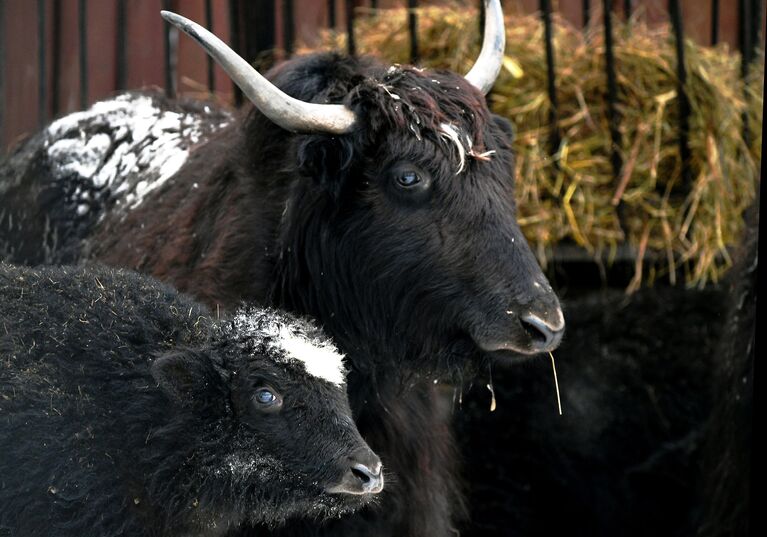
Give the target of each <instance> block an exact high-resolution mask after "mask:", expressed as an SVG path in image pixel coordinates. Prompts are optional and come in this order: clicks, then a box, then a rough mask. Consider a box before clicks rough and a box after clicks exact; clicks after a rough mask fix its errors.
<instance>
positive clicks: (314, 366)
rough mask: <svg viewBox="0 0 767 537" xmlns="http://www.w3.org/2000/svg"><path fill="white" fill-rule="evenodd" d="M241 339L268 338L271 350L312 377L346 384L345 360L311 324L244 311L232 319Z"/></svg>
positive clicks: (332, 382) (337, 384) (263, 313)
mask: <svg viewBox="0 0 767 537" xmlns="http://www.w3.org/2000/svg"><path fill="white" fill-rule="evenodd" d="M233 325H234V329H235V330H236V331H237V334H238V336H240V337H242V336H245V337H253V338H265V339H266V340H267V346H268V348H269V350H272V351H276V354H277V355H281V356H282V357H284V358H285V359H286V360H289V361H290V362H292V363H294V364H300V365H301V366H303V369H304V370H305V371H306V372H307V373H308V374H309V375H311V376H313V377H316V378H319V379H322V380H324V381H326V382H329V383H331V384H333V385H335V386H342V385H343V384H344V383H345V382H346V367H345V366H344V356H343V354H340V353H339V352H338V350H337V349H336V347H335V345H333V343H332V341H331V340H330V339H329V338H327V337H326V336H324V335H322V333H321V332H319V331H318V330H317V329H316V328H314V327H313V326H312V325H311V324H310V323H309V322H308V321H303V320H300V319H294V320H291V321H290V322H286V319H285V318H284V317H283V316H281V315H278V314H276V313H274V312H266V313H265V312H263V311H261V312H258V313H254V312H253V311H251V310H247V309H241V310H239V311H238V312H237V314H236V315H235V317H234V319H233Z"/></svg>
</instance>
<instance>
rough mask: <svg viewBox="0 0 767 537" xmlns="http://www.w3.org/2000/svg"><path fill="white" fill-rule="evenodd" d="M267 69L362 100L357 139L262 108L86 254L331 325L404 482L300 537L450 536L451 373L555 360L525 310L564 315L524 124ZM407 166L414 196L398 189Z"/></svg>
mask: <svg viewBox="0 0 767 537" xmlns="http://www.w3.org/2000/svg"><path fill="white" fill-rule="evenodd" d="M270 76H271V77H272V79H273V81H274V82H275V83H276V84H277V85H278V86H280V87H281V88H282V89H284V90H285V91H286V92H287V93H288V94H290V95H292V96H295V97H298V98H301V99H303V100H306V101H315V102H343V103H345V104H347V105H348V106H350V107H351V108H353V109H354V110H355V111H356V112H357V113H358V117H359V118H360V121H359V124H358V126H357V128H356V130H355V131H354V132H351V133H349V134H347V135H343V136H338V137H334V136H328V135H295V134H292V133H288V132H285V131H283V130H282V129H279V128H277V127H275V126H274V125H273V124H272V123H271V122H270V121H268V120H267V119H266V118H265V117H264V116H263V115H262V114H261V113H259V112H257V111H255V110H253V111H251V112H250V113H249V114H248V115H247V117H244V118H242V119H241V120H240V121H237V122H235V123H234V124H233V125H232V126H231V127H229V128H226V129H223V130H222V131H220V132H218V133H216V134H214V135H212V136H211V137H210V138H209V139H208V140H207V141H206V142H205V143H203V144H201V145H200V146H199V147H197V148H196V149H195V150H194V151H193V152H192V153H191V154H190V157H189V160H188V161H187V162H186V165H185V166H184V167H183V168H182V169H181V171H180V172H179V173H178V174H176V176H174V177H173V178H172V179H170V180H169V181H168V182H167V183H166V184H165V185H164V187H163V188H162V189H161V190H159V191H158V192H157V195H155V196H153V197H151V199H147V200H146V201H145V202H144V204H142V205H141V207H139V208H138V209H136V210H134V211H131V212H127V213H125V212H120V211H114V210H112V209H109V208H108V210H107V212H106V214H104V216H103V218H102V219H101V220H100V221H99V223H98V224H97V225H96V228H95V231H94V233H92V234H91V233H90V232H88V233H85V234H84V235H82V236H81V237H80V238H79V239H78V241H76V242H77V245H76V246H75V247H76V248H80V250H81V252H80V256H87V257H92V258H97V259H99V260H102V261H104V262H107V263H109V264H113V265H117V266H126V267H130V268H136V269H138V270H140V271H144V272H148V273H151V274H153V275H155V276H157V277H159V278H160V279H163V280H165V281H169V282H172V283H173V284H174V285H176V286H178V287H179V288H180V289H181V290H183V291H186V292H189V293H190V294H192V295H194V296H196V297H198V298H200V299H202V300H204V301H205V302H207V303H208V304H210V305H217V304H221V305H223V306H224V307H230V306H231V305H232V304H235V303H237V302H239V301H240V300H242V299H253V300H259V301H265V302H268V303H270V304H274V305H277V306H281V307H284V308H286V309H289V310H292V311H295V312H299V313H304V314H310V315H312V316H315V317H316V318H318V320H319V321H320V323H321V324H322V325H323V327H325V328H326V329H327V331H328V332H329V333H330V334H331V335H332V336H333V338H334V340H336V341H337V343H338V344H339V347H340V348H341V349H342V350H343V351H344V352H345V353H346V354H347V355H348V357H349V358H350V360H351V363H352V366H353V371H352V374H351V376H350V381H349V396H350V400H351V404H352V408H353V410H354V413H355V418H356V420H357V423H358V425H359V427H360V430H361V431H362V433H363V436H364V437H365V438H366V439H367V440H368V442H369V443H370V444H371V446H372V447H373V448H374V449H375V450H376V451H377V452H379V453H380V454H381V456H382V458H383V460H384V463H385V464H386V465H387V468H388V469H390V470H391V471H392V472H393V474H394V475H395V476H396V479H397V482H396V483H395V485H394V486H392V487H387V490H386V491H384V495H383V496H384V498H383V501H382V503H381V508H380V510H378V511H377V512H375V514H366V515H364V516H356V517H350V518H347V519H345V520H343V521H339V522H338V523H335V524H331V525H330V526H327V527H325V528H324V529H317V526H311V527H308V528H304V529H303V531H305V532H306V533H309V534H311V533H313V532H315V531H327V532H328V533H331V532H332V533H334V534H338V535H366V536H375V535H397V536H406V535H410V536H418V537H423V536H426V535H438V536H443V535H448V534H450V533H451V532H452V531H453V529H454V526H455V524H456V520H457V519H459V518H460V516H461V513H462V508H461V493H460V490H459V487H458V485H457V483H456V480H455V477H454V473H455V466H456V464H455V460H454V450H455V448H454V443H453V441H452V440H451V435H450V430H449V425H448V423H449V422H448V417H449V409H447V410H446V409H445V408H444V405H443V403H442V399H441V397H440V395H439V393H438V391H436V390H435V388H434V379H435V377H437V376H444V377H452V378H453V379H456V378H457V379H460V378H461V377H462V376H463V375H470V374H471V370H472V369H474V368H476V367H477V366H479V365H480V364H481V363H483V361H484V360H486V356H487V355H486V353H485V352H482V351H480V349H508V350H501V351H498V352H497V354H496V356H497V357H498V358H499V359H502V360H504V361H508V360H511V359H512V358H513V356H516V355H514V354H513V353H511V352H510V350H513V349H516V350H518V351H521V352H523V353H531V352H534V351H535V350H540V349H541V348H542V343H541V340H540V335H539V334H536V332H535V330H532V331H531V330H529V328H530V327H529V326H528V327H525V326H524V324H523V323H522V322H521V321H520V317H521V316H523V315H526V314H530V313H533V314H536V315H537V316H538V317H540V318H541V319H543V320H544V321H546V322H550V323H553V324H556V323H557V321H558V318H559V304H558V300H557V298H556V296H555V294H554V292H553V291H552V289H551V287H550V286H549V284H548V282H547V281H546V279H545V277H544V276H543V274H542V273H541V271H540V268H539V267H538V265H537V263H536V261H535V259H534V257H533V255H532V253H531V251H530V249H529V246H528V245H527V243H526V241H525V239H524V237H523V235H522V233H521V231H520V229H519V226H518V225H517V223H516V220H515V206H514V193H513V155H512V152H511V147H510V143H511V127H510V125H509V123H508V122H507V121H506V120H504V119H501V118H499V117H495V116H492V115H491V114H490V112H489V111H488V109H487V106H486V104H485V100H484V96H483V95H481V94H480V93H479V92H478V91H477V90H476V89H475V88H473V87H471V86H470V85H469V84H468V83H467V82H466V81H465V79H464V78H463V77H462V76H460V75H457V74H454V73H450V72H433V71H421V70H418V69H414V68H409V67H395V68H391V69H390V68H389V67H388V66H385V65H382V64H380V63H379V62H377V61H374V60H372V59H365V58H361V59H354V58H343V57H340V56H337V55H332V54H323V55H315V56H309V57H305V58H298V59H294V60H291V61H289V62H286V63H285V64H283V65H282V66H280V67H278V68H277V69H276V70H275V71H274V72H273V73H272V74H271V75H270ZM444 123H449V124H451V125H452V128H453V129H454V130H455V133H456V135H457V136H458V138H459V140H458V141H459V143H460V144H461V146H462V149H463V151H464V152H465V153H467V154H466V156H465V162H463V164H462V163H461V159H460V153H461V151H460V150H459V147H458V146H457V145H456V143H455V141H451V140H449V139H448V137H447V135H446V131H445V127H444V126H443V124H444ZM487 151H493V152H494V153H492V154H485V152H487ZM40 157H41V158H43V159H44V158H45V155H44V154H41V155H40ZM462 166H463V170H462V171H460V173H459V170H461V167H462ZM408 174H416V175H417V176H418V177H419V178H420V182H418V183H417V184H416V186H414V187H413V188H407V187H403V186H402V185H401V184H400V182H399V181H400V179H401V178H402V177H404V176H406V175H408ZM43 182H44V180H43ZM193 185H198V186H199V188H192V186H193ZM34 203H35V201H34V200H32V204H34ZM11 240H13V238H11ZM53 260H54V261H55V260H56V259H55V256H53ZM526 328H527V329H526ZM290 531H291V532H292V533H291V534H298V533H297V532H299V528H292V529H291V530H290Z"/></svg>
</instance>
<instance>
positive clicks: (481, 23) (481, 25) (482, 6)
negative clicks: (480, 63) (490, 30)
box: [477, 0, 485, 46]
mask: <svg viewBox="0 0 767 537" xmlns="http://www.w3.org/2000/svg"><path fill="white" fill-rule="evenodd" d="M484 34H485V0H479V38H478V40H477V41H478V42H479V44H480V46H482V38H483V37H484Z"/></svg>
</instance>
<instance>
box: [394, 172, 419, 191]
mask: <svg viewBox="0 0 767 537" xmlns="http://www.w3.org/2000/svg"><path fill="white" fill-rule="evenodd" d="M420 182H421V177H420V176H419V175H418V174H417V173H416V172H414V171H412V170H408V171H405V172H401V173H400V174H399V175H397V184H398V185H399V186H401V187H402V188H410V187H413V186H415V185H417V184H418V183H420Z"/></svg>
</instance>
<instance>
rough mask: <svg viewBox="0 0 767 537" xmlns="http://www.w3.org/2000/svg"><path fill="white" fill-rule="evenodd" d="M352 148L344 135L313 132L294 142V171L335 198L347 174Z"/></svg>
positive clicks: (338, 194) (339, 192) (352, 152)
mask: <svg viewBox="0 0 767 537" xmlns="http://www.w3.org/2000/svg"><path fill="white" fill-rule="evenodd" d="M353 154H354V148H353V147H352V144H351V142H350V141H349V140H348V139H347V138H346V137H338V136H329V135H326V134H316V135H310V136H306V137H304V139H303V140H301V141H300V142H299V144H298V154H297V160H298V171H299V172H300V173H301V174H302V175H304V176H306V177H311V178H313V179H314V180H315V181H317V182H318V183H319V184H320V185H321V186H322V187H324V188H325V189H326V190H327V191H328V193H329V194H330V195H331V196H332V197H333V199H338V197H339V196H340V194H341V191H342V190H343V186H344V184H345V183H346V179H347V177H348V175H349V172H350V168H351V163H352V157H353Z"/></svg>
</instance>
